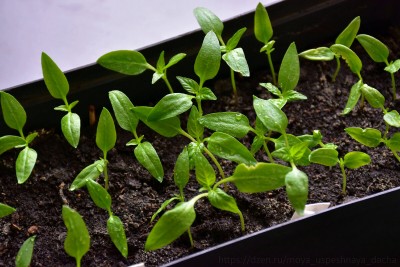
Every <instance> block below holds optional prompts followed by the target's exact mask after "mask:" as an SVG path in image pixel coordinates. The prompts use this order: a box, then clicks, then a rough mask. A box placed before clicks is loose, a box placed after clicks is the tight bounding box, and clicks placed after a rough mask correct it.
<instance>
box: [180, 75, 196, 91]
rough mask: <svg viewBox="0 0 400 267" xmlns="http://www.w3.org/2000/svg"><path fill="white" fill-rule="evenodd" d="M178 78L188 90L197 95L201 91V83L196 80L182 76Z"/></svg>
mask: <svg viewBox="0 0 400 267" xmlns="http://www.w3.org/2000/svg"><path fill="white" fill-rule="evenodd" d="M176 78H177V79H178V81H179V82H180V84H181V85H182V87H183V89H185V90H186V92H188V93H190V94H193V95H195V94H196V93H197V92H198V91H199V84H198V83H197V82H196V81H195V80H193V79H190V78H186V77H181V76H177V77H176Z"/></svg>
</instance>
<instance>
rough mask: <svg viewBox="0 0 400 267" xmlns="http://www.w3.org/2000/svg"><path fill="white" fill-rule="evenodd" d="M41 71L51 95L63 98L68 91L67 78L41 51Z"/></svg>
mask: <svg viewBox="0 0 400 267" xmlns="http://www.w3.org/2000/svg"><path fill="white" fill-rule="evenodd" d="M41 61H42V72H43V78H44V83H45V84H46V87H47V89H48V90H49V92H50V94H51V96H52V97H54V98H57V99H62V100H65V99H66V97H67V94H68V91H69V84H68V80H67V78H66V77H65V75H64V73H63V72H62V71H61V70H60V68H59V67H58V66H57V64H56V63H55V62H54V61H53V60H52V59H51V58H50V57H49V56H48V55H47V54H46V53H44V52H42V57H41Z"/></svg>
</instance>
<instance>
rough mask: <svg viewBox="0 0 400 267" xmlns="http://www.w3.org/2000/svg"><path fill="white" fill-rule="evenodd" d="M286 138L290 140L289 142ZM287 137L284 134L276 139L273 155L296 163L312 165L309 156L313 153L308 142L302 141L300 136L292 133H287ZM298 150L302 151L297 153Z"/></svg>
mask: <svg viewBox="0 0 400 267" xmlns="http://www.w3.org/2000/svg"><path fill="white" fill-rule="evenodd" d="M286 138H287V141H288V142H287V143H286ZM286 138H285V136H284V135H282V136H280V137H279V138H278V139H275V140H274V143H275V151H273V152H272V156H273V157H276V158H279V159H282V160H284V161H286V162H290V161H291V160H293V161H294V163H295V164H296V165H301V166H307V165H310V161H309V160H308V156H309V154H310V153H311V150H310V149H309V148H308V143H307V142H302V141H301V140H300V139H299V138H297V137H296V136H294V135H291V134H287V135H286ZM296 151H297V152H300V153H296ZM296 154H297V156H296Z"/></svg>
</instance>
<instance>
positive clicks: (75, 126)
mask: <svg viewBox="0 0 400 267" xmlns="http://www.w3.org/2000/svg"><path fill="white" fill-rule="evenodd" d="M61 130H62V132H63V134H64V137H65V139H67V141H68V143H69V144H70V145H71V146H73V147H75V148H77V147H78V144H79V138H80V135H81V118H80V117H79V115H78V114H76V113H72V112H68V113H67V114H66V115H64V117H62V119H61Z"/></svg>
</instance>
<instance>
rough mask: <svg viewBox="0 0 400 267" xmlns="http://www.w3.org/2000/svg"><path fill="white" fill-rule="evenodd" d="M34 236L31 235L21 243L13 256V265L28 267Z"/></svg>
mask: <svg viewBox="0 0 400 267" xmlns="http://www.w3.org/2000/svg"><path fill="white" fill-rule="evenodd" d="M35 238H36V236H31V237H29V238H28V239H27V240H25V242H24V243H23V244H22V246H21V247H20V249H19V250H18V254H17V257H15V267H29V266H30V265H31V260H32V254H33V247H34V245H35Z"/></svg>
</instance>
